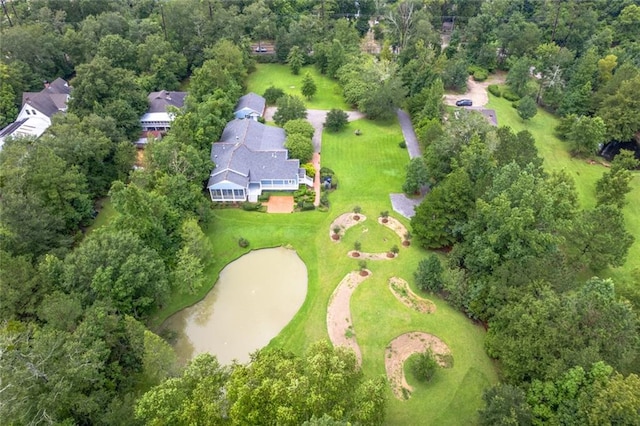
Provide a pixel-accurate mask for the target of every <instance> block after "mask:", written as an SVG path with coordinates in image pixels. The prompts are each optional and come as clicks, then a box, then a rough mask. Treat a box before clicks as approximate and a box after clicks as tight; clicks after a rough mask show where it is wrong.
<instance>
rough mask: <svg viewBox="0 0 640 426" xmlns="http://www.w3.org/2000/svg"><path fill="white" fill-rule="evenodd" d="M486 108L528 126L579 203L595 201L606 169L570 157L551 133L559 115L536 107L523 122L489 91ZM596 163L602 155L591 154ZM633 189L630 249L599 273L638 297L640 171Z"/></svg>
mask: <svg viewBox="0 0 640 426" xmlns="http://www.w3.org/2000/svg"><path fill="white" fill-rule="evenodd" d="M487 107H488V108H492V109H495V110H496V115H497V117H498V125H500V126H509V127H511V128H512V129H514V130H515V131H520V130H524V129H527V130H529V131H530V132H531V133H532V134H533V136H534V138H535V140H536V146H537V148H538V151H539V152H540V155H541V156H542V157H543V158H544V164H545V168H546V169H547V170H562V169H564V170H566V171H567V172H568V173H569V175H570V176H572V177H573V179H574V181H575V183H576V189H577V192H578V198H579V201H580V206H581V207H583V208H591V207H593V206H594V205H595V197H594V195H595V194H594V191H595V185H596V181H597V180H598V179H599V178H600V177H601V176H602V174H603V173H604V172H605V171H606V170H607V168H606V167H604V166H603V165H601V164H589V163H588V162H587V161H586V160H585V159H576V158H572V157H571V156H570V155H569V152H568V149H567V145H566V144H565V143H564V142H562V141H561V140H560V139H558V138H557V137H556V136H555V135H554V133H553V132H554V128H555V127H556V126H557V124H558V119H557V118H556V117H555V116H553V115H552V114H549V113H548V112H546V111H544V110H541V109H538V114H537V115H536V116H535V117H533V118H532V119H531V120H529V121H528V122H524V121H523V120H522V119H520V117H519V116H518V113H517V112H516V110H515V109H514V108H512V107H511V102H509V101H507V100H505V99H503V98H496V97H495V96H493V95H491V94H489V104H488V105H487ZM594 159H595V160H596V161H597V162H598V163H599V162H600V161H602V160H603V159H602V158H594ZM631 187H632V190H631V192H630V193H629V194H628V195H627V205H626V206H625V208H624V210H623V212H624V215H625V219H626V226H627V230H628V231H629V232H630V233H631V234H632V235H634V236H635V237H636V241H635V243H634V244H633V245H632V246H631V248H630V249H629V254H628V256H627V261H626V263H625V264H624V265H623V266H621V267H619V268H609V269H607V270H604V271H600V272H599V274H600V275H602V276H607V277H611V278H613V279H614V280H615V282H616V284H617V288H618V289H619V292H620V293H621V294H622V295H624V296H625V297H627V298H630V299H632V300H635V301H636V302H637V301H640V285H639V282H640V172H635V176H634V178H633V181H632V182H631Z"/></svg>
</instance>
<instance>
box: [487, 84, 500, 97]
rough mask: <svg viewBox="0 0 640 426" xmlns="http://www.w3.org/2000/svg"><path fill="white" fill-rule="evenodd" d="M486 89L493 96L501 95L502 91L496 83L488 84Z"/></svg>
mask: <svg viewBox="0 0 640 426" xmlns="http://www.w3.org/2000/svg"><path fill="white" fill-rule="evenodd" d="M487 90H488V91H489V93H491V94H492V95H493V96H495V97H497V98H499V97H500V96H502V91H501V90H500V86H498V85H497V84H490V85H489V87H487Z"/></svg>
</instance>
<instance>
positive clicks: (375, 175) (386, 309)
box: [154, 120, 497, 425]
mask: <svg viewBox="0 0 640 426" xmlns="http://www.w3.org/2000/svg"><path fill="white" fill-rule="evenodd" d="M356 128H358V129H360V130H361V131H362V135H361V136H355V135H354V130H355V129H356ZM401 140H402V133H401V131H400V128H399V126H398V124H397V122H396V121H395V120H393V121H390V122H388V123H376V122H371V121H365V120H359V121H356V122H354V123H350V124H349V126H348V127H347V128H346V129H345V130H343V131H342V132H340V133H338V134H325V135H324V136H323V142H322V159H321V161H322V165H323V166H325V167H329V168H331V169H333V170H334V172H335V173H336V176H337V177H338V181H339V185H338V189H337V190H336V191H334V192H333V193H331V194H330V195H329V200H330V202H331V206H330V208H329V211H328V212H320V211H312V212H301V213H294V214H282V215H276V214H266V213H253V212H245V211H242V210H240V209H219V210H214V211H213V215H212V216H213V217H212V220H211V222H210V224H209V227H208V229H207V230H206V233H207V235H208V237H209V240H210V243H211V248H212V252H213V257H214V259H213V261H212V263H211V265H210V267H209V269H208V270H207V273H208V274H209V276H210V277H211V281H210V282H209V283H208V285H207V288H205V289H202V290H201V291H200V292H199V294H197V295H190V296H184V295H183V296H180V297H177V298H175V299H174V300H172V302H171V304H170V305H168V306H167V307H165V309H164V310H163V311H162V313H159V314H158V316H157V317H156V318H155V319H154V324H155V325H158V324H159V323H160V322H161V321H162V320H163V319H164V318H166V316H167V315H168V314H169V313H171V312H175V311H176V310H178V309H180V308H181V307H182V306H185V305H189V304H192V303H194V302H196V301H197V300H198V299H200V298H202V296H203V295H204V294H205V293H206V291H208V290H209V288H210V287H211V286H212V285H213V284H214V282H215V280H216V278H217V276H218V274H219V272H220V270H221V269H222V268H223V267H224V266H225V265H226V264H228V263H229V262H230V261H232V260H234V259H236V258H237V257H239V256H241V255H242V254H244V253H246V252H247V251H248V250H250V249H257V248H264V247H273V246H278V245H286V246H290V247H292V248H294V249H295V250H296V251H297V253H298V254H299V256H300V257H301V259H302V260H303V261H304V262H305V264H306V266H307V270H308V278H309V281H308V293H307V297H306V299H305V302H304V304H303V306H302V308H301V309H300V311H299V312H298V313H297V314H296V316H295V317H294V318H293V319H292V321H291V322H290V323H289V324H288V325H287V326H286V327H285V328H284V330H283V331H282V332H281V333H280V334H279V335H278V336H277V337H276V338H275V339H273V340H272V341H271V343H270V345H271V346H272V347H282V348H284V349H287V350H291V351H293V352H295V353H298V354H301V353H303V352H304V351H305V349H306V348H307V347H308V346H309V344H310V343H312V342H314V341H316V340H318V339H327V338H328V334H327V326H326V310H327V305H328V302H329V298H330V296H331V294H332V293H333V291H334V290H335V288H336V286H337V285H338V283H339V282H340V281H341V280H342V278H344V276H345V275H346V274H348V273H349V272H350V271H353V270H357V269H358V264H359V262H360V259H353V258H350V257H348V256H347V252H348V251H350V250H352V249H353V243H354V241H356V240H360V241H361V242H362V250H363V251H372V252H382V251H387V250H389V249H390V248H391V247H392V246H393V245H394V244H395V245H397V246H398V247H399V249H400V252H399V255H398V257H397V258H395V259H393V260H378V261H374V260H368V261H367V268H368V269H369V270H371V271H372V276H371V277H370V278H369V279H368V280H366V281H365V283H363V284H362V285H361V286H360V288H359V289H358V290H357V291H356V292H355V294H354V295H353V296H352V299H351V308H352V314H353V320H354V330H355V333H356V336H357V339H358V342H359V344H360V346H361V349H362V352H363V371H364V372H365V374H366V375H367V376H369V377H375V376H381V375H385V369H384V350H385V347H386V346H387V344H388V343H389V342H390V341H391V340H392V339H393V338H394V337H396V336H398V335H399V334H402V333H405V332H408V331H415V330H420V331H425V332H429V333H433V334H435V335H437V336H438V337H440V338H441V339H442V340H444V341H445V342H446V343H447V344H448V345H449V346H450V348H451V350H452V352H453V356H454V367H453V368H452V369H450V370H448V371H446V372H444V371H443V374H441V375H439V378H438V381H437V382H434V383H433V384H429V385H425V386H418V387H417V389H416V391H415V393H414V394H413V395H412V397H411V398H410V399H409V400H407V401H399V400H397V399H395V397H394V396H393V394H392V392H391V389H390V388H389V390H388V396H389V412H388V416H387V423H388V424H390V425H397V424H417V423H420V424H443V423H444V424H447V423H448V424H469V423H474V422H475V420H476V410H477V409H478V408H479V407H480V405H481V395H482V389H484V388H485V387H487V386H489V385H491V384H493V383H495V382H496V381H497V376H496V371H495V369H494V366H493V365H492V363H491V361H490V360H489V358H488V357H487V355H486V354H485V352H484V348H483V341H484V331H483V329H482V328H481V327H479V326H476V325H474V324H473V323H471V322H470V321H469V320H468V319H467V318H465V317H464V315H462V314H461V313H459V312H456V311H455V310H454V309H452V308H450V307H449V306H448V305H447V304H446V303H445V302H443V301H442V300H440V299H435V303H436V305H437V311H436V313H434V314H429V315H427V314H419V313H417V312H414V311H412V310H411V309H409V308H407V307H406V306H404V305H403V304H401V303H399V302H398V301H397V300H396V299H395V297H394V296H393V295H392V293H391V292H390V291H389V289H388V286H387V280H388V278H389V277H391V276H400V277H402V278H404V279H406V280H407V281H409V282H410V283H411V284H412V285H413V271H414V270H415V269H416V267H417V264H418V262H419V261H420V260H421V259H422V258H423V257H424V255H425V252H424V250H422V249H420V248H419V247H418V246H417V245H412V246H410V247H404V246H402V244H401V241H400V239H399V238H398V236H397V235H395V234H394V233H393V232H391V231H390V230H388V229H387V228H386V227H383V226H382V225H380V224H378V223H377V218H378V215H379V214H380V212H381V211H384V210H387V211H389V212H391V216H393V217H395V218H397V219H399V220H400V221H401V222H403V223H404V224H405V226H408V225H409V221H408V220H406V219H405V218H403V217H401V216H399V215H397V214H395V213H393V211H392V208H391V202H390V200H389V193H391V192H400V190H401V186H402V182H403V180H404V174H405V167H406V164H407V162H408V159H409V158H408V153H407V151H406V149H401V148H400V147H399V146H398V143H399V142H400V141H401ZM356 205H358V206H360V207H361V208H362V214H363V215H366V216H367V219H366V220H365V221H363V222H361V223H359V224H358V225H356V226H354V227H353V228H350V229H349V230H348V231H347V233H346V235H345V236H344V239H343V240H341V241H340V242H333V241H332V240H331V239H330V237H329V234H330V227H331V222H332V221H333V220H334V219H335V218H336V217H337V216H339V215H340V214H342V213H346V212H351V211H352V210H353V208H354V207H355V206H356ZM240 237H243V238H246V239H248V240H249V242H250V247H249V248H248V249H242V248H240V247H239V246H238V244H237V241H238V239H239V238H240ZM270 273H274V272H273V271H270V270H265V271H264V274H270ZM414 291H416V289H415V286H414ZM230 326H232V324H231V325H230ZM238 337H239V338H241V336H238ZM418 419H419V420H418Z"/></svg>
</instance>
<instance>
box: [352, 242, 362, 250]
mask: <svg viewBox="0 0 640 426" xmlns="http://www.w3.org/2000/svg"><path fill="white" fill-rule="evenodd" d="M361 248H362V243H361V242H360V241H356V242H355V243H353V249H354V250H355V251H360V249H361Z"/></svg>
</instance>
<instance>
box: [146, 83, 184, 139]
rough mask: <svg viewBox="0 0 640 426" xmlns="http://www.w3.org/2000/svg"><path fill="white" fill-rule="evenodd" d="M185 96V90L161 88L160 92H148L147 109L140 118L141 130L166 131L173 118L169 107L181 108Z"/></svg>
mask: <svg viewBox="0 0 640 426" xmlns="http://www.w3.org/2000/svg"><path fill="white" fill-rule="evenodd" d="M186 97H187V92H170V91H167V90H161V91H160V92H151V93H149V96H148V99H149V109H148V110H147V112H146V113H145V114H144V115H143V116H142V118H140V125H141V126H142V131H143V132H148V131H157V132H166V131H168V130H169V129H170V128H171V122H172V121H173V119H174V115H173V113H172V112H171V108H170V107H175V108H178V109H180V108H182V107H183V106H184V99H185V98H186Z"/></svg>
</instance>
